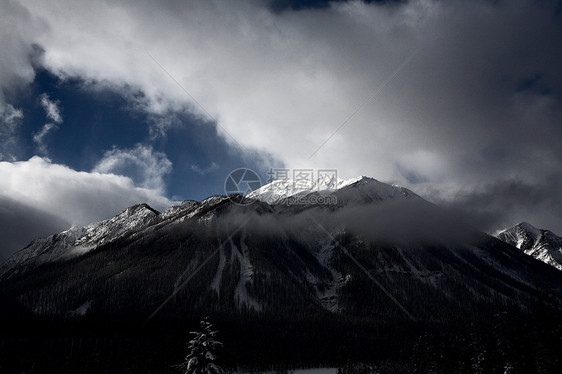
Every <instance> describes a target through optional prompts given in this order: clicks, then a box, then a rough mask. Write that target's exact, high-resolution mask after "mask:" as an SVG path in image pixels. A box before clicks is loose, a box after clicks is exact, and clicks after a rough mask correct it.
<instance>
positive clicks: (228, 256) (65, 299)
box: [0, 177, 562, 372]
mask: <svg viewBox="0 0 562 374" xmlns="http://www.w3.org/2000/svg"><path fill="white" fill-rule="evenodd" d="M288 183H291V182H287V181H285V182H283V183H280V182H274V183H273V184H270V185H267V186H264V187H262V188H261V189H259V190H256V191H254V192H253V193H251V194H249V195H248V196H247V197H242V196H239V195H235V196H213V197H210V198H208V199H206V200H204V201H201V202H195V201H186V202H183V203H182V204H180V205H178V206H174V207H171V208H169V209H167V210H165V211H163V212H161V213H160V212H157V211H155V210H154V209H152V208H150V207H149V206H148V205H146V204H140V205H136V206H133V207H130V208H128V209H126V210H124V211H122V212H121V213H119V214H118V215H117V216H115V217H114V218H111V219H109V220H106V221H102V222H98V223H94V224H90V225H87V226H84V227H73V228H71V229H70V230H67V231H65V232H62V233H60V234H56V235H53V236H50V237H47V238H42V239H38V240H35V241H33V242H32V243H30V244H29V245H28V246H27V247H25V248H24V249H22V250H21V251H19V252H17V253H16V254H14V255H13V256H12V257H11V258H10V259H9V260H8V261H7V262H6V263H4V264H3V265H1V266H0V295H3V297H5V298H6V300H10V303H11V304H13V305H14V307H13V308H11V310H14V308H16V306H15V305H17V308H21V309H23V310H25V311H27V313H29V315H31V316H32V317H30V318H32V319H33V320H34V321H35V319H37V320H39V321H44V320H47V321H55V322H56V323H58V324H60V325H56V326H55V327H53V330H52V331H51V330H48V331H49V332H48V333H45V334H46V335H47V336H48V337H49V339H50V337H51V335H52V334H55V335H56V336H61V335H62V336H63V337H66V336H76V334H87V336H90V335H88V334H92V333H94V332H92V331H95V333H94V334H96V335H95V339H94V338H92V339H91V340H88V344H89V345H88V344H86V343H83V345H81V346H83V347H89V348H88V349H89V351H88V352H90V351H92V352H98V351H102V352H105V353H107V354H108V355H115V347H116V346H119V343H116V341H115V339H116V338H115V336H118V337H122V336H127V337H128V338H127V339H132V341H134V342H138V343H135V344H137V347H139V352H145V353H146V355H141V356H142V358H143V359H146V360H148V359H154V360H156V358H155V357H165V356H166V355H167V354H173V353H174V352H176V354H177V352H178V349H179V348H181V347H182V344H178V341H177V339H179V338H178V337H177V335H178V332H177V331H178V329H180V330H181V329H182V328H183V327H185V326H187V327H185V328H186V329H187V328H189V326H191V325H190V323H192V322H193V321H195V320H197V319H198V318H200V317H201V316H202V315H211V316H212V317H213V318H214V319H215V321H217V325H219V326H223V327H224V330H225V331H224V339H225V346H228V347H229V354H230V356H228V357H230V360H231V361H230V362H231V363H232V364H233V365H239V364H241V363H252V364H253V365H258V364H260V365H261V364H263V365H264V366H267V365H271V363H272V362H279V361H282V362H292V363H296V362H298V363H301V364H302V363H306V364H307V365H309V364H311V362H315V363H316V364H318V363H326V362H332V363H333V362H335V363H338V362H346V361H347V360H350V359H352V358H354V359H356V360H370V359H371V358H372V357H373V356H372V355H373V352H377V357H378V359H380V360H395V361H396V360H397V361H401V360H406V359H409V358H408V357H410V356H411V354H413V352H414V351H416V350H418V351H416V352H418V353H419V354H422V353H423V352H425V353H423V354H422V355H423V356H424V357H426V358H423V359H422V358H420V359H419V360H418V359H416V360H417V361H419V362H425V361H424V360H426V359H427V360H429V358H428V357H430V356H428V355H429V353H428V351H427V349H429V348H427V347H434V346H435V347H434V348H435V351H436V352H441V353H440V355H441V357H447V360H449V359H452V360H465V359H467V360H468V359H469V358H470V357H469V358H462V357H457V356H456V355H457V353H458V352H462V351H463V350H462V349H461V348H460V347H458V344H461V342H463V341H471V342H473V343H474V347H475V348H470V349H474V350H480V349H485V350H486V352H490V354H494V355H496V353H497V349H498V348H497V347H498V345H497V344H496V343H497V342H496V340H494V339H496V338H497V334H499V332H498V331H496V330H494V329H491V328H489V327H488V324H494V323H496V322H497V319H498V318H500V319H501V323H502V326H503V327H502V330H501V331H502V332H501V334H508V335H509V334H512V335H509V338H510V339H511V337H512V336H516V337H520V336H530V335H529V334H534V335H533V336H535V335H537V334H538V332H537V331H543V330H541V329H538V328H535V327H534V325H533V324H532V323H531V322H529V321H531V320H533V319H532V318H530V317H529V315H530V314H529V313H533V311H534V310H535V309H536V305H543V306H544V308H547V310H553V311H557V310H558V309H559V308H560V301H561V300H562V273H561V272H559V271H557V270H556V269H553V268H552V267H550V266H547V265H546V264H544V263H542V262H540V261H537V260H535V259H533V258H532V257H530V256H527V255H525V254H524V253H522V252H521V251H519V250H518V249H517V248H515V247H514V246H512V245H509V244H507V243H504V242H502V241H500V240H498V239H496V238H493V237H491V236H488V235H486V234H484V233H482V232H479V231H477V230H475V229H473V228H471V227H470V226H468V225H466V224H464V223H462V222H460V221H458V220H457V219H455V217H450V216H448V215H447V214H446V213H444V212H443V211H442V210H440V209H439V208H438V207H436V206H434V205H433V204H430V203H429V202H427V201H425V200H424V199H423V198H421V197H420V196H418V195H416V194H415V193H414V192H412V191H410V190H408V189H405V188H403V187H399V186H391V185H388V184H384V183H381V182H379V181H377V180H375V179H373V178H368V177H360V178H356V179H354V180H349V181H346V182H341V183H340V182H338V184H336V185H333V184H332V185H330V186H326V188H322V187H321V188H312V189H287V186H288ZM508 312H509V314H504V313H508ZM541 313H542V312H541ZM553 313H554V314H556V313H557V312H553ZM519 315H521V317H520V318H519V317H517V316H519ZM1 320H2V319H1V318H0V321H1ZM542 320H549V321H552V323H551V324H550V325H549V327H548V329H547V330H544V331H546V332H544V334H551V333H552V334H554V333H555V331H558V330H556V329H555V328H553V326H555V325H556V324H557V322H556V321H558V320H559V319H558V318H557V317H550V318H548V319H544V318H543V319H541V321H542ZM36 323H37V322H33V324H32V323H30V324H28V325H29V326H31V325H33V326H36V325H35V324H36ZM52 323H54V322H50V323H49V324H48V325H49V326H50V324H52ZM41 326H43V325H41ZM92 326H93V327H92ZM475 326H484V327H482V328H481V329H479V330H478V331H481V333H479V334H480V335H478V334H476V333H475V332H474V329H475V328H476V327H475ZM8 327H10V328H12V327H11V326H10V325H8ZM26 328H27V327H25V328H23V329H24V330H25V329H26ZM42 328H44V327H42ZM14 329H16V328H15V327H14ZM20 329H22V327H19V328H17V329H16V330H17V331H19V330H20ZM66 329H68V332H66V333H65V332H64V331H67V330H66ZM77 329H78V330H77ZM80 329H82V330H80ZM451 329H454V330H453V331H451ZM0 330H1V329H0ZM53 331H54V332H53ZM61 331H62V332H61ZM77 331H83V332H80V333H79V332H77ZM186 331H189V330H186ZM424 331H425V332H424ZM14 334H16V336H18V334H21V333H20V332H14ZM30 334H33V336H36V334H37V332H36V331H35V329H34V330H33V332H32V333H31V332H30ZM64 334H67V335H64ZM143 334H151V335H150V336H144V335H143ZM489 334H495V335H490V336H488V335H489ZM541 334H542V333H541ZM100 336H101V337H100ZM170 336H175V337H176V338H174V339H176V340H174V339H172V338H170ZM421 336H423V337H425V338H424V339H430V340H431V341H432V342H433V343H431V342H426V341H425V340H424V341H423V342H422V343H420V340H419V339H421V338H420V337H421ZM541 336H542V335H541ZM548 336H549V337H550V335H548ZM61 339H62V340H61V343H60V347H61V348H60V352H63V353H64V354H66V352H67V351H69V350H71V348H69V346H68V344H71V345H72V347H74V346H75V345H74V343H73V342H74V340H72V339H70V338H61ZM64 339H67V340H64ZM68 339H70V340H68ZM119 339H121V338H119ZM502 339H504V336H503V335H502ZM505 339H507V337H505ZM549 339H550V338H549ZM502 341H503V340H502ZM510 341H511V340H510ZM555 341H559V340H556V339H555ZM69 342H70V343H69ZM125 342H126V343H123V344H124V347H128V346H129V345H130V342H129V341H128V340H126V341H125ZM154 342H159V343H158V344H156V346H155V345H154V344H155V343H154ZM49 344H52V343H49ZM76 344H77V343H76ZM81 344H82V343H81ZM471 344H472V343H471ZM502 344H503V343H502ZM510 344H512V345H513V346H517V347H518V349H519V348H521V349H527V348H528V349H529V350H534V349H537V347H543V345H540V344H538V343H537V342H536V341H534V340H533V339H531V338H529V339H527V340H526V341H523V342H519V341H517V343H515V342H512V343H510ZM37 346H38V345H37V344H36V343H35V341H32V342H31V343H30V346H26V348H29V347H37ZM544 346H545V347H548V348H545V349H548V350H550V349H551V348H552V349H555V348H556V347H557V345H556V344H550V345H549V344H546V343H545V344H544ZM57 347H58V346H57ZM178 347H179V348H178ZM416 347H417V348H416ZM482 347H484V348H482ZM29 349H32V348H29ZM57 349H59V348H57ZM72 349H74V348H72ZM83 349H86V348H83ZM123 349H124V350H125V352H128V351H127V349H128V348H123ZM432 349H433V348H432ZM448 349H452V350H453V351H452V352H449V353H446V352H445V351H444V350H448ZM143 350H144V351H143ZM155 351H158V352H159V355H154V352H155ZM30 352H34V351H33V350H31V351H30ZM57 352H58V351H57ZM420 352H422V353H420ZM477 353H478V354H479V352H477ZM0 354H1V350H0ZM29 354H30V355H31V354H32V353H29ZM92 354H94V353H92ZM139 354H140V353H139ZM475 354H476V353H475ZM498 355H499V353H498ZM529 355H530V354H527V355H526V356H524V357H530V356H529ZM541 355H543V356H544V357H547V356H548V354H547V353H545V352H542V351H541ZM117 356H119V355H117ZM145 356H146V357H145ZM512 356H513V357H514V360H515V359H516V358H517V357H519V356H520V354H519V352H511V353H510V356H509V357H512ZM543 356H541V357H543ZM65 357H66V356H65ZM96 357H97V356H96ZM119 357H120V356H119ZM131 357H133V356H131ZM134 357H135V360H136V361H138V355H137V354H135V355H134ZM174 357H175V356H174ZM180 357H181V354H180ZM370 357H371V358H370ZM431 357H433V356H431ZM494 357H496V356H494ZM497 357H503V358H502V360H505V359H506V358H505V357H507V356H505V355H504V356H501V355H499V356H497ZM548 357H550V356H548ZM491 359H492V358H490V360H491ZM135 360H133V359H131V360H130V362H136V361H135ZM431 360H433V358H431ZM494 360H495V358H494ZM498 360H499V359H498ZM18 362H25V360H20V361H18ZM80 362H82V361H80ZM139 362H140V361H139ZM498 362H499V361H498ZM503 364H505V362H503V363H502V365H503ZM18 365H19V364H18ZM77 365H79V364H78V363H77ZM467 365H468V364H467ZM498 365H500V363H498ZM17 367H18V369H19V370H21V367H20V366H17ZM268 367H271V366H268ZM128 368H129V367H128ZM81 370H85V369H84V368H83V367H82V366H80V369H79V370H78V369H75V371H81ZM90 370H93V369H90ZM104 370H105V369H104ZM108 370H109V369H108ZM112 370H114V368H112ZM98 371H99V372H102V371H101V370H98ZM110 371H111V370H110ZM108 372H109V371H108Z"/></svg>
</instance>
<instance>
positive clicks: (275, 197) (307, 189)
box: [246, 176, 415, 204]
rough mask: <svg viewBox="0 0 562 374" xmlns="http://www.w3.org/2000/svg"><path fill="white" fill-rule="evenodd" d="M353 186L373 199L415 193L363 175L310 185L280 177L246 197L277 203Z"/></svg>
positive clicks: (393, 197) (391, 197) (392, 197)
mask: <svg viewBox="0 0 562 374" xmlns="http://www.w3.org/2000/svg"><path fill="white" fill-rule="evenodd" d="M353 188H359V189H360V191H361V194H362V195H363V197H365V196H367V197H369V198H371V199H373V200H386V199H395V198H397V197H400V198H401V197H407V196H414V195H415V194H414V193H413V192H412V191H410V190H408V189H406V188H403V187H400V186H397V185H389V184H386V183H382V182H379V181H378V180H376V179H374V178H370V177H365V176H361V177H357V178H352V179H337V180H328V181H326V180H321V181H317V182H314V183H312V184H310V185H308V184H306V183H301V182H299V181H296V180H293V179H280V180H275V181H273V182H271V183H269V184H267V185H265V186H263V187H261V188H258V189H257V190H255V191H252V192H251V193H250V194H248V195H247V196H246V197H247V198H248V199H257V200H260V201H263V202H265V203H268V204H276V203H279V202H281V201H282V200H284V199H287V198H289V197H294V196H306V195H309V194H312V193H320V194H330V193H335V192H338V191H346V190H350V189H353Z"/></svg>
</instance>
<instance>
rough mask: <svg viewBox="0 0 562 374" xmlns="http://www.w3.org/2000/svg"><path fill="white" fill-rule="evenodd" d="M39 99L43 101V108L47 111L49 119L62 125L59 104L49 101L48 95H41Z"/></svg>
mask: <svg viewBox="0 0 562 374" xmlns="http://www.w3.org/2000/svg"><path fill="white" fill-rule="evenodd" d="M39 99H40V100H41V106H42V107H43V109H44V110H45V114H46V115H47V118H49V119H51V120H52V121H53V122H55V123H56V124H60V123H62V116H61V114H60V108H59V103H58V102H56V101H51V100H49V96H48V95H47V94H46V93H43V94H41V95H40V96H39Z"/></svg>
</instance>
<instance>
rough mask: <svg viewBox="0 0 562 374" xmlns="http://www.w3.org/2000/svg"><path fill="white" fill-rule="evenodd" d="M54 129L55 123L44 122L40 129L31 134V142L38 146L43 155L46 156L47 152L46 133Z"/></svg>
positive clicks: (56, 127) (55, 127)
mask: <svg viewBox="0 0 562 374" xmlns="http://www.w3.org/2000/svg"><path fill="white" fill-rule="evenodd" d="M56 129H58V126H57V125H53V124H52V123H46V124H45V125H44V126H43V127H42V128H41V131H39V132H38V133H34V134H33V142H34V143H35V144H37V147H38V148H39V153H41V154H42V155H43V156H47V155H48V153H49V152H48V150H47V145H46V144H45V136H47V134H48V133H49V132H51V131H52V130H56Z"/></svg>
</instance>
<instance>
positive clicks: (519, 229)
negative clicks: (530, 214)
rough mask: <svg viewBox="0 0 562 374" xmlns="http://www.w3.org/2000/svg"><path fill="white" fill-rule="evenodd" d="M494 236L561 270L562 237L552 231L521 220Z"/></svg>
mask: <svg viewBox="0 0 562 374" xmlns="http://www.w3.org/2000/svg"><path fill="white" fill-rule="evenodd" d="M496 237H497V238H498V239H500V240H502V241H504V242H506V243H509V244H511V245H513V246H515V247H517V248H519V249H520V250H521V251H523V252H525V254H527V255H529V256H532V257H534V258H536V259H537V260H540V261H542V262H545V263H547V264H549V265H551V266H554V267H555V268H556V269H558V270H562V238H561V237H559V236H557V235H555V234H554V233H553V232H551V231H549V230H543V229H537V228H536V227H533V226H532V225H530V224H528V223H527V222H521V223H520V224H518V225H515V226H513V227H511V228H509V229H507V230H504V231H502V232H500V233H499V234H497V235H496Z"/></svg>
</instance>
